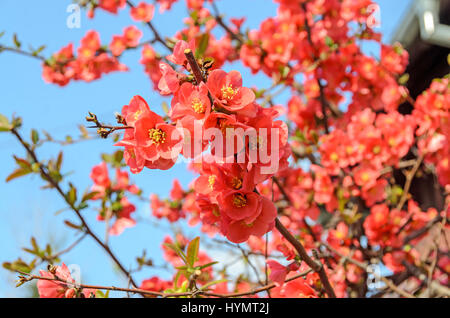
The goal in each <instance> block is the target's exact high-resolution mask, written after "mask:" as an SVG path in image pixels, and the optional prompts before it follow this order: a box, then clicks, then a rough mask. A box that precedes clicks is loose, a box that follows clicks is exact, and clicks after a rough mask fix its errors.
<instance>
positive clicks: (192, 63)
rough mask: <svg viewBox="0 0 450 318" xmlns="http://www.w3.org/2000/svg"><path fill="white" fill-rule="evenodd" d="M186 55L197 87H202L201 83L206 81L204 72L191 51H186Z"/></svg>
mask: <svg viewBox="0 0 450 318" xmlns="http://www.w3.org/2000/svg"><path fill="white" fill-rule="evenodd" d="M184 55H185V56H186V58H187V60H188V63H189V65H190V66H191V70H192V74H194V77H195V81H196V82H197V85H200V83H201V82H204V81H205V79H204V78H203V74H202V70H201V69H200V66H199V65H198V63H197V60H196V59H195V56H194V53H192V50H191V49H186V50H184Z"/></svg>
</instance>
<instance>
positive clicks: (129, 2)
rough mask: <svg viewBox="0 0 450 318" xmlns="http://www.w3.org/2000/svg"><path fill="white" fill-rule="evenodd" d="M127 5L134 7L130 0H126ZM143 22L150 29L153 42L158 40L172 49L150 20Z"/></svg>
mask: <svg viewBox="0 0 450 318" xmlns="http://www.w3.org/2000/svg"><path fill="white" fill-rule="evenodd" d="M127 5H128V6H129V7H130V8H134V7H135V5H134V4H133V3H132V2H131V1H130V0H127ZM145 24H146V25H147V26H148V27H149V28H150V30H152V32H153V36H154V37H155V39H154V42H159V43H161V44H162V45H163V46H164V47H166V48H167V49H168V50H169V51H172V48H171V47H170V46H169V45H167V43H166V41H164V39H163V38H162V37H161V35H160V34H159V32H158V30H156V28H155V27H154V26H153V24H152V23H151V22H146V23H145Z"/></svg>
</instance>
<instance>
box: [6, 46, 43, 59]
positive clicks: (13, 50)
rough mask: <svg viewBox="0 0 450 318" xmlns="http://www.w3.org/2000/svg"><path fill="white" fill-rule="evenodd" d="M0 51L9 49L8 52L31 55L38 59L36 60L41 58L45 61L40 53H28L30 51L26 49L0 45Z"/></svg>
mask: <svg viewBox="0 0 450 318" xmlns="http://www.w3.org/2000/svg"><path fill="white" fill-rule="evenodd" d="M2 51H9V52H13V53H17V54H20V55H24V56H28V57H32V58H35V59H38V60H41V61H43V62H45V57H43V56H42V55H39V54H33V53H30V52H27V51H23V50H21V49H19V48H14V47H9V46H3V45H0V53H1V52H2Z"/></svg>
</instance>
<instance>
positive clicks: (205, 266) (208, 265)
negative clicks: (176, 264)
mask: <svg viewBox="0 0 450 318" xmlns="http://www.w3.org/2000/svg"><path fill="white" fill-rule="evenodd" d="M218 263H219V262H211V263H208V264H205V265H201V266H198V267H197V268H198V269H200V270H202V269H205V268H207V267H210V266H213V265H216V264H218Z"/></svg>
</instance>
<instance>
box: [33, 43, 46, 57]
mask: <svg viewBox="0 0 450 318" xmlns="http://www.w3.org/2000/svg"><path fill="white" fill-rule="evenodd" d="M44 49H45V45H41V46H40V47H39V48H38V49H37V50H34V51H33V53H32V55H33V56H37V55H38V54H39V53H41V52H42V51H43V50H44Z"/></svg>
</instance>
